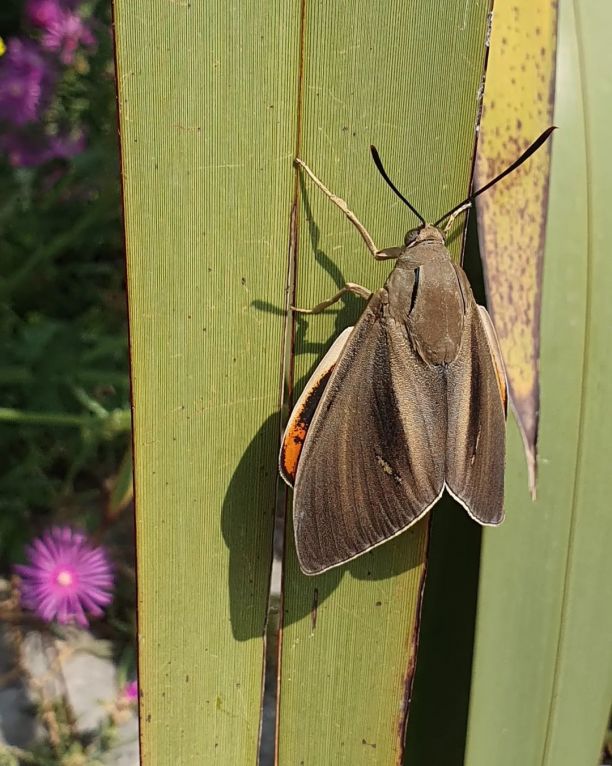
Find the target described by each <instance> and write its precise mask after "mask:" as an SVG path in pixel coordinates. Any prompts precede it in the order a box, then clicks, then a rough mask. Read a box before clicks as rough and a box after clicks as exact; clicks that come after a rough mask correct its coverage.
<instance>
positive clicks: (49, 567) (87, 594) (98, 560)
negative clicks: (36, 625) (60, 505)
mask: <svg viewBox="0 0 612 766" xmlns="http://www.w3.org/2000/svg"><path fill="white" fill-rule="evenodd" d="M26 552H27V555H28V559H29V565H27V566H16V567H15V571H16V572H17V573H18V574H19V575H20V576H21V578H22V583H21V601H22V604H23V605H24V606H25V607H26V608H28V609H31V610H32V611H33V612H35V613H36V614H37V615H38V616H39V617H40V618H41V619H43V620H45V621H46V622H51V621H53V620H57V621H58V622H60V623H63V624H66V623H72V622H76V623H77V624H78V625H81V626H83V627H86V626H87V625H88V620H87V617H86V612H87V613H89V614H90V615H92V616H94V617H100V616H102V614H104V610H103V607H106V606H108V604H110V602H111V601H112V596H111V590H112V587H113V577H112V574H111V567H110V564H109V561H108V558H107V555H106V552H105V550H104V549H103V548H101V547H99V546H94V545H92V544H91V543H90V542H89V541H88V540H87V538H86V537H85V535H83V534H82V533H81V532H76V531H75V530H73V529H71V528H70V527H53V528H52V529H51V530H49V531H48V532H45V534H44V535H42V537H40V538H37V539H35V540H34V541H33V542H32V544H31V545H29V546H28V547H27V549H26Z"/></svg>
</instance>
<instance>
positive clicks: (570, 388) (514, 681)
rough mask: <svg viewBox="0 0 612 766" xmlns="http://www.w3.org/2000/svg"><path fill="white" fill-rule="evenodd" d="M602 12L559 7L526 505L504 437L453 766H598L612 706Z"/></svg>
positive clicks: (610, 386)
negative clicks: (503, 497)
mask: <svg viewBox="0 0 612 766" xmlns="http://www.w3.org/2000/svg"><path fill="white" fill-rule="evenodd" d="M611 25H612V7H610V6H609V5H608V4H600V3H597V2H595V0H584V1H583V2H577V3H573V2H571V1H570V0H561V2H560V5H559V42H558V69H557V85H556V106H555V123H556V124H557V125H558V126H559V130H558V131H557V133H556V135H555V143H554V150H553V156H552V175H551V186H550V207H549V219H548V234H547V244H546V257H545V267H544V293H543V307H542V351H541V375H542V412H541V429H540V455H541V459H540V465H541V470H540V480H539V482H538V500H537V502H536V503H535V504H532V503H531V501H530V499H529V497H528V494H527V489H526V479H525V471H524V467H523V457H522V449H521V444H520V438H519V435H518V432H517V429H516V428H515V427H512V428H511V429H510V444H509V456H508V471H507V473H508V492H507V521H506V523H505V524H504V526H503V527H502V528H501V529H499V530H492V531H486V532H485V533H484V540H483V558H482V567H481V586H480V597H479V607H478V624H477V637H476V654H475V662H474V669H473V689H472V701H471V709H470V720H469V731H468V746H467V754H466V763H468V764H470V766H489V764H491V763H495V764H496V766H506V765H507V766H515V764H534V766H576V764H596V763H598V757H599V752H600V749H601V743H602V741H603V736H604V730H605V726H606V722H607V717H608V713H609V708H610V699H612V651H611V644H610V636H611V635H612V613H611V612H610V609H609V604H610V600H611V599H612V572H611V567H610V551H609V547H610V546H609V541H610V535H611V533H612V514H611V513H610V497H611V495H612V472H611V471H610V466H609V462H610V452H611V447H612V427H611V425H612V424H611V421H610V417H609V403H610V400H611V397H612V356H611V355H610V348H609V345H610V344H609V328H610V327H611V326H612V301H610V296H609V286H610V284H612V259H610V255H609V246H608V242H607V240H608V233H607V229H606V224H607V218H608V210H609V206H610V203H611V201H612V175H611V174H610V172H609V139H608V132H609V131H608V125H609V123H610V119H611V117H612V114H611V107H610V105H611V104H612V98H611V96H612V90H611V86H610V81H609V78H607V77H606V76H605V75H603V74H602V73H606V72H609V71H610V69H611V68H612V50H611V48H610V45H609V40H608V30H609V29H610V28H611Z"/></svg>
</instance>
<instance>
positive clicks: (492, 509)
mask: <svg viewBox="0 0 612 766" xmlns="http://www.w3.org/2000/svg"><path fill="white" fill-rule="evenodd" d="M466 292H467V291H466ZM467 295H468V296H469V297H468V299H467V311H466V314H465V325H464V336H463V339H462V343H461V347H460V350H459V354H458V355H457V358H456V359H455V360H454V361H453V362H452V363H451V364H450V365H449V366H448V368H447V381H448V389H447V391H448V436H447V443H446V486H447V489H448V491H449V492H450V493H451V495H453V497H455V498H456V499H457V500H458V501H459V502H460V503H461V505H463V507H464V508H465V509H466V511H467V512H468V513H469V515H470V516H471V517H472V518H473V519H475V520H476V521H478V522H479V523H480V524H483V525H486V526H497V525H498V524H501V522H502V521H503V520H504V463H505V437H506V422H505V421H506V413H505V390H506V387H505V374H504V371H503V362H502V361H501V354H499V355H498V356H496V353H495V351H494V349H493V348H492V343H491V337H493V338H494V339H495V341H496V340H497V339H496V336H495V335H494V330H493V326H492V325H491V326H490V330H491V331H492V332H493V336H491V335H490V334H489V333H488V332H487V325H486V324H485V321H483V314H482V313H481V311H480V309H479V307H478V306H477V305H476V302H475V301H474V298H473V296H472V294H471V291H470V292H469V293H467ZM485 313H486V312H485ZM486 316H487V319H488V314H487V315H486ZM489 321H490V320H489ZM500 365H501V367H500Z"/></svg>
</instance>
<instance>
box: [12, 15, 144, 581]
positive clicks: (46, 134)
mask: <svg viewBox="0 0 612 766" xmlns="http://www.w3.org/2000/svg"><path fill="white" fill-rule="evenodd" d="M58 8H63V9H65V10H67V11H71V12H72V18H73V24H72V27H71V28H66V29H64V30H57V29H55V30H54V28H53V27H52V24H51V22H52V21H53V18H52V14H53V13H54V11H55V10H57V9H58ZM110 12H111V10H110V3H109V2H107V0H103V1H102V2H92V3H82V4H76V3H74V2H65V3H63V4H62V3H57V2H55V3H54V2H50V1H49V0H46V1H45V0H29V1H28V2H23V1H19V2H18V1H16V0H13V1H12V2H4V3H2V5H1V8H0V35H1V36H2V40H3V46H2V47H3V49H4V53H3V56H2V58H0V83H1V84H2V85H3V86H4V88H3V90H2V93H3V95H2V96H0V146H1V155H0V157H1V160H0V241H1V254H0V259H1V264H2V268H1V274H0V277H1V281H0V422H1V428H0V451H1V453H2V455H3V461H2V468H1V475H0V555H1V557H2V565H3V568H5V566H6V565H7V564H8V563H9V562H13V561H14V560H16V559H18V558H19V557H20V556H21V555H22V549H23V544H24V542H25V541H27V540H29V539H30V538H31V537H32V535H33V534H34V533H36V532H38V531H39V530H40V529H42V528H43V527H45V526H47V525H48V524H49V523H50V522H51V521H52V520H53V521H62V522H68V523H71V522H75V523H78V524H79V525H80V526H84V527H85V528H86V529H88V530H89V531H90V532H93V531H98V530H100V529H101V527H102V526H104V524H105V523H106V522H108V521H109V519H110V516H112V510H113V509H112V508H110V509H109V498H110V496H111V490H112V486H113V482H114V476H115V474H116V472H117V470H118V467H119V465H120V463H121V460H122V458H123V456H124V454H125V453H126V450H127V449H128V444H129V428H130V413H129V381H128V354H127V318H126V304H125V289H124V269H125V266H124V257H123V246H122V234H121V221H120V217H121V216H120V184H119V164H118V137H117V122H116V109H115V86H114V79H113V78H114V66H113V49H112V36H111V18H110ZM45 14H46V15H45ZM75 17H76V18H77V19H79V20H80V21H77V22H76V23H74V18H75ZM56 26H57V25H56ZM54 31H55V32H56V34H55V37H54V36H53V32H54ZM20 88H21V89H22V90H20ZM11 94H12V96H13V99H12V101H11V100H10V99H11ZM28 110H29V111H28ZM109 514H110V516H109Z"/></svg>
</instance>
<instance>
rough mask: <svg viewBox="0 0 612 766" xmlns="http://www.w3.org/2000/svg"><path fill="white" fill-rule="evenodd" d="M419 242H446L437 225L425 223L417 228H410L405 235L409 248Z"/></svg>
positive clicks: (405, 242)
mask: <svg viewBox="0 0 612 766" xmlns="http://www.w3.org/2000/svg"><path fill="white" fill-rule="evenodd" d="M419 242H442V243H443V244H444V237H443V236H442V232H441V231H440V229H438V228H437V227H436V226H432V225H431V224H429V223H425V224H423V225H422V226H417V228H416V229H410V231H408V232H406V236H405V237H404V245H405V246H406V247H407V248H408V247H414V245H417V244H418V243H419Z"/></svg>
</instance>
